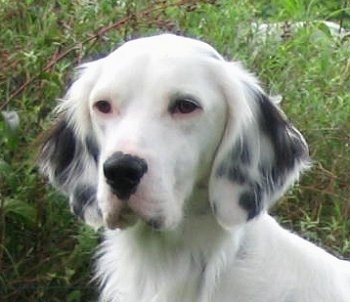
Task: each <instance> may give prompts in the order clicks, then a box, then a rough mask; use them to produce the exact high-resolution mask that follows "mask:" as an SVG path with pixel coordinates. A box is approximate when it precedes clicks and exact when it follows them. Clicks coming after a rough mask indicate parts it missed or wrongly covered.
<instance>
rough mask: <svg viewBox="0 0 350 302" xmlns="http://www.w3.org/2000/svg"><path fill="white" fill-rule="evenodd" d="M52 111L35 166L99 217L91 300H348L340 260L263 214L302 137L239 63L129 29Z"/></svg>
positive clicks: (348, 269)
mask: <svg viewBox="0 0 350 302" xmlns="http://www.w3.org/2000/svg"><path fill="white" fill-rule="evenodd" d="M57 110H58V120H57V123H56V125H55V126H54V127H53V128H52V129H51V130H50V131H49V132H48V133H47V135H46V136H45V138H44V140H43V144H42V147H41V153H40V164H41V167H42V171H43V173H45V174H46V175H48V176H49V179H50V181H51V182H52V183H53V184H54V185H55V186H56V187H58V188H59V189H60V190H61V191H62V192H64V193H65V194H66V195H68V196H69V198H70V205H71V208H72V211H73V212H74V213H75V214H77V215H78V216H79V217H81V218H82V219H83V220H84V221H86V223H88V224H90V225H93V226H94V227H100V226H104V227H105V228H106V229H107V230H106V232H105V240H104V243H103V244H102V247H101V249H100V252H99V254H98V256H99V260H98V262H97V266H96V270H97V272H96V275H97V277H98V278H99V280H100V283H101V301H109V302H119V301H120V302H179V301H184V302H209V301H211V302H349V301H350V266H349V264H348V263H347V262H345V261H341V260H338V259H336V258H335V257H333V256H331V255H330V254H327V253H326V252H325V251H324V250H322V249H320V248H318V247H316V246H315V245H313V244H311V243H309V242H307V241H305V240H303V239H301V238H299V237H298V236H296V235H294V234H291V233H290V232H289V231H287V230H285V229H283V228H282V227H280V226H279V225H278V224H277V222H276V221H275V220H274V219H273V218H272V217H271V216H269V215H268V214H267V210H268V208H269V207H270V206H271V205H272V204H273V203H274V202H275V201H276V200H277V199H278V198H279V197H280V196H281V195H282V194H283V193H284V192H285V191H286V190H287V188H288V187H289V186H290V185H291V184H292V183H293V182H294V181H295V180H297V178H298V176H299V173H300V172H301V171H302V170H303V169H304V168H306V167H307V166H308V162H309V157H308V148H307V145H306V143H305V141H304V139H303V137H302V135H301V134H300V133H299V132H298V131H297V130H296V129H295V128H294V127H293V126H292V125H291V124H290V123H289V122H288V121H287V119H286V118H285V116H284V115H283V113H282V112H281V110H280V109H278V108H277V107H276V105H275V104H274V103H273V102H272V101H271V100H270V99H269V97H268V96H267V95H266V94H265V93H264V91H263V90H262V88H261V87H260V86H259V84H258V82H257V80H256V79H255V78H254V77H253V76H252V75H251V74H249V73H248V72H247V71H246V70H244V69H243V68H242V67H241V65H240V64H238V63H229V62H226V61H225V60H224V59H223V58H222V57H221V56H220V55H219V54H218V53H217V52H216V51H215V50H214V49H213V48H212V47H211V46H209V45H208V44H205V43H203V42H200V41H197V40H193V39H189V38H184V37H179V36H174V35H169V34H166V35H159V36H154V37H149V38H143V39H137V40H134V41H130V42H128V43H125V44H124V45H123V46H121V47H119V48H118V49H117V50H116V51H114V52H113V53H111V54H110V55H109V56H107V57H105V58H103V59H100V60H98V61H95V62H92V63H88V64H85V65H83V66H82V67H81V68H80V74H79V77H78V79H77V80H76V81H75V82H74V83H73V85H72V87H71V88H70V89H69V91H68V93H67V95H66V97H65V98H64V100H63V101H62V102H61V104H60V105H59V106H58V109H57Z"/></svg>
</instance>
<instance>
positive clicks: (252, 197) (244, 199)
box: [239, 185, 263, 220]
mask: <svg viewBox="0 0 350 302" xmlns="http://www.w3.org/2000/svg"><path fill="white" fill-rule="evenodd" d="M239 204H240V206H241V207H242V208H243V209H245V210H246V211H247V212H248V220H250V219H253V218H254V217H256V216H257V215H258V214H259V213H260V212H261V210H262V208H263V204H262V190H261V188H260V187H259V186H258V185H255V186H253V187H252V188H251V190H249V191H246V192H244V193H242V195H241V196H240V198H239Z"/></svg>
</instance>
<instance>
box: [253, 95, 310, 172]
mask: <svg viewBox="0 0 350 302" xmlns="http://www.w3.org/2000/svg"><path fill="white" fill-rule="evenodd" d="M257 101H258V105H259V109H260V118H259V121H258V122H259V126H260V128H261V129H262V131H263V133H264V134H265V135H266V136H267V137H269V139H270V141H271V143H272V146H273V149H274V153H275V165H276V167H278V170H279V171H280V172H282V173H283V172H285V171H286V170H288V169H292V168H293V167H294V165H295V163H296V161H302V160H305V161H307V160H308V149H307V146H306V145H305V143H304V141H303V139H302V138H301V135H300V134H299V133H298V132H297V131H296V130H295V129H294V127H293V126H292V125H291V124H290V123H289V122H288V121H287V120H286V118H285V117H284V115H283V113H282V112H281V111H280V110H279V109H278V108H277V107H276V106H275V105H274V104H273V103H272V102H271V101H270V100H269V98H268V97H267V96H266V95H265V94H263V93H258V94H257ZM275 172H277V171H275Z"/></svg>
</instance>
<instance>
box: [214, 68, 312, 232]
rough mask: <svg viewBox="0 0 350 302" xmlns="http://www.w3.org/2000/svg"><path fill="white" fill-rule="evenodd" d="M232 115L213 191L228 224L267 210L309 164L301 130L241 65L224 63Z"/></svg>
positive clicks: (224, 223) (216, 210)
mask: <svg viewBox="0 0 350 302" xmlns="http://www.w3.org/2000/svg"><path fill="white" fill-rule="evenodd" d="M225 65H226V66H225V68H227V70H226V72H225V79H223V86H224V87H223V90H224V94H225V98H226V101H227V103H228V110H229V112H228V121H227V124H226V130H225V134H224V137H223V139H222V142H221V144H220V146H219V149H218V151H217V155H216V158H215V160H214V164H213V168H212V172H211V177H210V183H209V196H210V202H211V205H212V208H213V211H214V213H215V215H216V217H217V219H218V221H219V223H220V224H221V225H222V226H224V227H227V228H229V227H232V226H235V225H238V224H242V223H244V222H245V221H247V220H249V219H252V218H254V217H256V216H257V215H259V213H260V212H262V211H264V210H267V209H268V208H269V206H271V205H272V204H273V203H274V202H275V201H276V199H278V198H279V197H280V196H281V195H282V194H283V193H284V192H285V191H286V190H287V189H288V187H289V186H290V185H291V184H292V183H293V182H294V181H295V180H297V179H298V177H299V174H300V172H301V171H302V170H303V169H305V168H306V167H307V166H308V163H309V156H308V147H307V145H306V143H305V140H304V138H303V137H302V135H301V134H300V132H299V131H298V130H297V129H296V128H294V127H293V125H291V124H290V123H289V122H288V120H287V119H286V117H285V116H284V114H283V112H282V111H281V110H280V109H279V108H278V107H277V105H275V104H274V102H273V101H272V100H271V99H270V98H269V97H268V96H267V95H266V94H265V93H264V92H263V90H262V89H261V87H260V86H259V85H258V83H257V81H256V79H255V78H254V77H253V76H251V75H250V74H249V73H247V72H246V71H245V70H244V69H243V68H242V67H241V66H240V65H238V64H235V63H225Z"/></svg>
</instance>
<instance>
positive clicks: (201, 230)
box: [133, 187, 244, 261]
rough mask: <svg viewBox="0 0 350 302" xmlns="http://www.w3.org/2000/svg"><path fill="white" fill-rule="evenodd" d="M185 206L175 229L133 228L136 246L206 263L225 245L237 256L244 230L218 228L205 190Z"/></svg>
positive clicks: (201, 190) (239, 227) (145, 226)
mask: <svg viewBox="0 0 350 302" xmlns="http://www.w3.org/2000/svg"><path fill="white" fill-rule="evenodd" d="M185 204H187V207H186V208H185V209H184V214H183V220H182V222H181V223H180V225H179V226H177V227H176V228H174V229H171V230H155V229H152V228H151V227H150V226H148V225H147V224H145V223H142V222H140V223H139V224H137V225H136V226H135V227H134V228H133V237H134V238H135V243H136V244H140V245H141V246H142V249H143V250H145V249H147V247H149V248H150V249H151V250H152V249H157V248H158V249H159V248H160V249H163V251H164V252H167V250H169V251H174V250H175V251H177V252H189V253H190V254H191V255H192V256H195V255H197V256H198V257H201V258H203V261H207V260H209V259H208V258H210V257H211V253H212V252H213V251H217V250H218V249H220V246H223V245H225V244H230V245H232V248H230V250H231V253H232V252H234V253H237V252H238V247H239V246H240V243H241V240H242V237H243V233H244V227H243V226H237V227H234V228H232V229H230V230H226V229H224V228H223V227H222V226H221V225H219V223H218V222H217V220H216V218H215V216H214V214H213V211H212V209H211V206H210V203H209V197H208V190H207V188H203V187H202V188H199V189H198V190H196V192H195V194H193V195H192V198H191V199H190V200H189V201H188V202H187V201H186V203H185ZM227 241H229V242H227ZM235 247H237V248H235ZM234 253H233V254H231V255H234Z"/></svg>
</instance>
